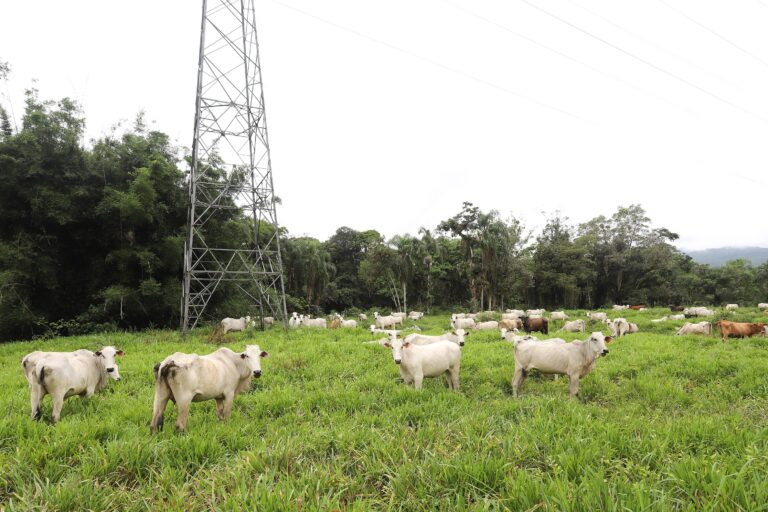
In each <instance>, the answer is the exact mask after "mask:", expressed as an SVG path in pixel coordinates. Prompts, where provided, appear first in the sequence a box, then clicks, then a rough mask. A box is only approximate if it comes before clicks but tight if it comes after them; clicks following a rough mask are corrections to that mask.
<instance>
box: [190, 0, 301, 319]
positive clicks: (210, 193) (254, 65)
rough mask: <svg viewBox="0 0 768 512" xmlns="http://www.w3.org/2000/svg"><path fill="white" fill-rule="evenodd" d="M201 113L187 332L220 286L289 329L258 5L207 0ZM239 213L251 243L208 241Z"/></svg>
mask: <svg viewBox="0 0 768 512" xmlns="http://www.w3.org/2000/svg"><path fill="white" fill-rule="evenodd" d="M196 108H197V111H196V114H195V135H194V142H193V144H192V171H191V174H190V180H189V205H190V206H189V218H188V223H189V224H188V234H187V241H186V243H185V246H184V297H183V303H182V311H181V316H182V326H181V327H182V329H183V330H184V331H188V330H189V329H192V328H194V327H195V325H197V322H198V321H199V320H200V318H201V317H202V316H203V312H204V311H205V308H206V306H207V305H208V303H209V301H210V300H211V297H212V296H213V294H214V292H216V290H217V289H218V288H219V286H220V285H221V283H227V285H226V286H227V287H229V289H235V288H236V289H237V290H238V291H240V292H242V293H243V294H244V295H245V297H246V298H247V299H248V301H249V302H250V303H251V304H252V306H253V307H254V308H256V309H258V311H259V313H260V316H261V317H264V316H265V315H267V316H274V317H276V318H279V319H281V320H282V321H283V323H285V322H286V307H285V288H284V283H283V272H282V268H283V266H282V260H281V257H280V239H279V229H278V223H277V215H276V213H275V201H274V199H275V196H274V188H273V184H272V165H271V161H270V156H269V140H268V138H267V122H266V118H265V115H264V91H263V89H262V79H261V65H260V61H259V45H258V42H257V40H256V19H255V9H254V1H253V0H203V18H202V27H201V29H200V60H199V63H198V75H197V100H196ZM239 211H242V212H243V213H245V214H246V215H247V216H248V217H249V218H250V221H251V227H250V229H249V234H248V237H249V238H250V240H249V241H248V243H245V244H242V245H241V246H239V247H232V246H230V247H222V246H221V245H222V244H223V243H224V242H222V241H219V243H218V245H219V246H218V247H216V246H214V245H217V244H215V243H213V242H211V243H206V234H205V228H206V226H209V227H210V226H211V225H212V224H213V225H215V224H216V222H218V221H219V220H221V219H225V220H226V219H227V218H228V217H229V218H231V217H232V216H233V215H236V214H237V212H239ZM208 238H209V239H211V240H213V238H214V235H213V233H211V235H210V236H209V237H208ZM232 314H233V315H234V314H241V313H235V312H233V313H232Z"/></svg>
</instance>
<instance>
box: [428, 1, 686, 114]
mask: <svg viewBox="0 0 768 512" xmlns="http://www.w3.org/2000/svg"><path fill="white" fill-rule="evenodd" d="M443 2H445V3H446V4H448V5H450V6H452V7H453V8H455V9H458V10H460V11H463V12H464V13H466V14H469V15H470V16H473V17H475V18H478V19H480V20H482V21H484V22H486V23H490V24H491V25H494V26H496V27H498V28H500V29H502V30H504V31H506V32H509V33H510V34H512V35H514V36H516V37H519V38H521V39H523V40H525V41H528V42H529V43H531V44H534V45H536V46H538V47H540V48H544V49H545V50H548V51H550V52H552V53H554V54H556V55H559V56H561V57H563V58H565V59H568V60H570V61H572V62H575V63H577V64H580V65H582V66H584V67H585V68H587V69H590V70H592V71H594V72H595V73H598V74H600V75H603V76H605V77H608V78H610V79H611V80H616V81H617V82H621V83H622V84H624V85H626V86H627V87H630V88H631V89H634V90H636V91H639V92H641V93H643V94H647V95H649V96H653V97H654V98H656V99H658V100H660V101H663V102H664V103H667V104H669V105H672V106H674V107H677V108H679V109H681V110H684V111H686V112H688V113H691V114H693V113H694V112H693V111H692V110H690V109H688V108H686V107H682V106H680V105H677V104H676V103H674V102H672V101H670V100H668V99H667V98H665V97H663V96H659V95H658V94H656V93H653V92H649V91H646V90H644V89H642V88H640V87H638V86H636V85H635V84H633V83H631V82H629V81H627V80H624V79H623V78H620V77H617V76H614V75H612V74H610V73H606V72H605V71H603V70H601V69H599V68H596V67H595V66H593V65H591V64H588V63H586V62H584V61H582V60H579V59H577V58H575V57H571V56H570V55H567V54H565V53H563V52H561V51H560V50H557V49H555V48H552V47H551V46H548V45H546V44H544V43H541V42H539V41H536V40H535V39H531V38H530V37H528V36H526V35H524V34H521V33H520V32H517V31H515V30H512V29H511V28H509V27H507V26H505V25H502V24H501V23H499V22H497V21H494V20H492V19H490V18H486V17H485V16H482V15H480V14H477V13H476V12H473V11H470V10H469V9H466V8H465V7H462V6H460V5H458V4H455V3H454V2H452V1H451V0H443Z"/></svg>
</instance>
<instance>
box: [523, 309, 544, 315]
mask: <svg viewBox="0 0 768 512" xmlns="http://www.w3.org/2000/svg"><path fill="white" fill-rule="evenodd" d="M546 312H547V310H546V309H543V308H541V309H527V310H526V311H525V314H526V315H528V316H531V315H543V314H544V313H546Z"/></svg>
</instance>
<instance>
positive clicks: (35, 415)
mask: <svg viewBox="0 0 768 512" xmlns="http://www.w3.org/2000/svg"><path fill="white" fill-rule="evenodd" d="M41 391H42V389H40V386H38V385H37V384H33V385H31V386H30V387H29V394H30V400H31V402H32V419H33V420H35V421H37V420H39V419H40V417H41V416H42V413H41V412H40V401H41V400H42V396H41V395H42V393H41Z"/></svg>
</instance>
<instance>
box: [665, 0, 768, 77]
mask: <svg viewBox="0 0 768 512" xmlns="http://www.w3.org/2000/svg"><path fill="white" fill-rule="evenodd" d="M657 1H658V2H659V3H660V4H663V5H666V6H667V7H668V8H669V9H672V10H673V11H676V12H677V13H678V14H679V15H680V16H682V17H684V18H685V19H687V20H688V21H690V22H691V23H694V24H695V25H698V26H699V27H701V28H703V29H704V30H706V31H707V32H709V33H710V34H712V35H714V36H715V37H718V38H720V39H722V40H723V41H725V42H726V43H728V44H729V45H731V46H733V47H734V48H736V49H737V50H739V51H741V52H743V53H745V54H747V55H749V56H750V57H752V58H753V59H755V60H756V61H757V62H759V63H760V64H762V65H763V66H765V67H768V62H766V61H764V60H763V59H761V58H760V57H758V56H757V55H755V54H754V53H752V52H750V51H749V50H747V49H746V48H742V47H741V46H739V45H737V44H736V43H734V42H733V41H731V40H730V39H728V38H727V37H725V36H723V35H721V34H719V33H717V32H715V31H714V30H712V29H711V28H709V27H707V26H706V25H704V24H702V23H700V22H698V21H696V20H695V19H693V18H691V17H690V16H688V15H687V14H685V13H684V12H683V11H681V10H680V9H678V8H677V7H673V6H671V5H669V4H668V3H667V2H665V1H664V0H657Z"/></svg>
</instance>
